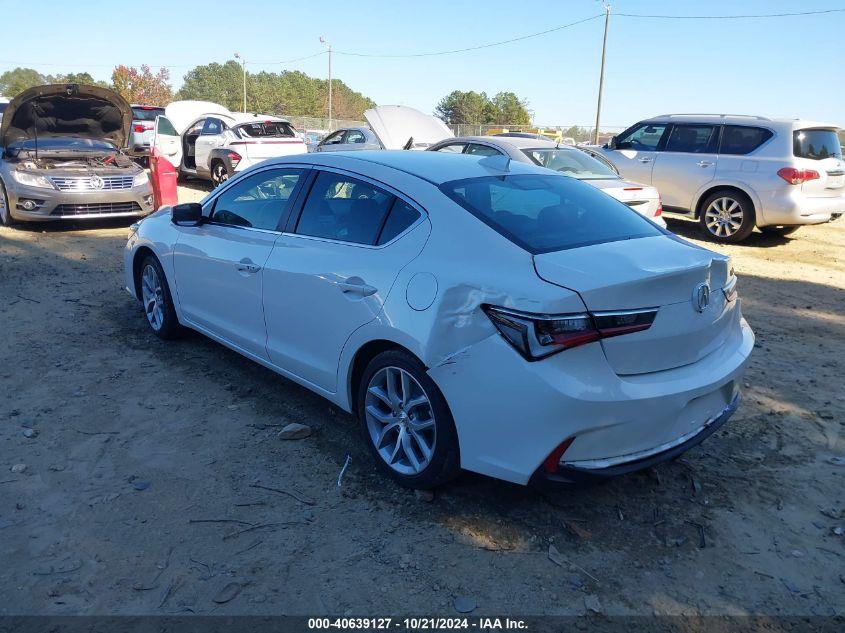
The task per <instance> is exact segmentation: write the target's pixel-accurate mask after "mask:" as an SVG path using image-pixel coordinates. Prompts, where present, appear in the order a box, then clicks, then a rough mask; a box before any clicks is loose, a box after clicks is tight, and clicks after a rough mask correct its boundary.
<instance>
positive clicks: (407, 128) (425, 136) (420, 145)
mask: <svg viewBox="0 0 845 633" xmlns="http://www.w3.org/2000/svg"><path fill="white" fill-rule="evenodd" d="M364 118H365V119H366V120H367V123H369V124H370V128H372V130H373V132H374V133H375V135H376V136H377V137H378V139H379V141H381V144H382V145H383V146H384V149H404V148H405V146H406V145H407V144H408V141H409V140H410V139H413V143H412V147H411V148H410V149H425V148H426V147H428V146H429V145H433V144H434V143H439V142H440V141H442V140H444V139H447V138H452V137H453V136H454V134H452V130H450V129H449V128H448V126H447V125H446V124H445V123H444V122H443V121H441V120H440V119H438V118H437V117H434V116H432V115H430V114H425V113H424V112H420V111H419V110H415V109H414V108H409V107H407V106H396V105H394V106H379V107H377V108H372V109H370V110H367V111H366V112H364Z"/></svg>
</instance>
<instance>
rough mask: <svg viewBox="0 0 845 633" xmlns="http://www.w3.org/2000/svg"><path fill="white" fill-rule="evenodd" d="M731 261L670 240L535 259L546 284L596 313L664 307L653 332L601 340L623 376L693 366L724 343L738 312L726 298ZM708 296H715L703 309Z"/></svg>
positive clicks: (654, 239) (643, 240)
mask: <svg viewBox="0 0 845 633" xmlns="http://www.w3.org/2000/svg"><path fill="white" fill-rule="evenodd" d="M728 261H729V260H728V259H727V258H726V257H723V256H721V255H718V254H716V253H713V252H711V251H708V250H705V249H703V248H699V247H696V246H693V245H690V244H687V243H685V242H683V241H682V240H680V239H677V238H673V237H666V236H658V237H647V238H640V239H633V240H623V241H615V242H605V243H603V244H595V245H592V246H585V247H581V248H573V249H569V250H563V251H557V252H552V253H544V254H540V255H535V256H534V265H535V268H536V271H537V274H538V275H539V276H540V277H541V278H542V279H544V280H546V281H548V282H550V283H553V284H556V285H559V286H562V287H565V288H567V289H570V290H574V291H575V292H578V293H579V294H580V295H581V298H582V299H583V301H584V304H585V305H586V306H587V309H588V310H589V311H590V312H592V313H597V312H617V311H620V312H621V311H627V310H640V309H644V308H657V309H658V312H657V316H656V317H655V319H654V322H653V323H652V325H651V327H650V328H649V329H647V330H644V331H641V332H636V333H632V334H626V335H624V336H618V337H613V338H607V339H603V340H602V341H601V344H602V346H603V348H604V352H605V356H606V357H607V360H608V362H609V363H610V365H611V367H612V368H613V370H614V371H615V372H616V373H618V374H621V375H630V374H642V373H649V372H655V371H661V370H665V369H671V368H673V367H680V366H682V365H688V364H691V363H694V362H696V361H697V360H699V359H701V358H703V357H704V356H706V355H707V354H709V353H710V352H712V351H713V350H715V349H716V348H718V347H719V346H720V345H721V344H722V343H723V342H724V340H725V339H726V337H727V335H728V333H729V327H730V323H731V320H732V318H733V317H734V316H735V315H734V310H735V307H736V306H735V302H731V303H730V304H728V303H727V301H726V299H725V296H724V294H723V293H722V292H721V288H723V287H724V285H725V283H726V281H727V279H728V265H729V264H728ZM704 288H706V289H707V290H704ZM701 294H706V295H707V301H706V305H703V306H702V304H704V303H705V301H704V300H703V299H702V303H701V304H700V303H699V297H700V295H701Z"/></svg>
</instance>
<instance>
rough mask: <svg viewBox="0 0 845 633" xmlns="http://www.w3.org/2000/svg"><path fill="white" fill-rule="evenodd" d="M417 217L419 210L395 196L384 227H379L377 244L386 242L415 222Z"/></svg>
mask: <svg viewBox="0 0 845 633" xmlns="http://www.w3.org/2000/svg"><path fill="white" fill-rule="evenodd" d="M419 217H420V212H419V211H417V210H416V209H415V208H414V207H412V206H411V205H410V204H408V203H407V202H405V201H403V200H400V199H399V198H397V199H396V202H394V203H393V208H392V209H391V210H390V215H388V216H387V221H386V222H385V223H384V227H383V228H382V229H381V234H380V235H379V237H378V244H387V243H388V242H389V241H390V240H392V239H393V238H394V237H396V236H397V235H399V234H400V233H402V232H403V231H404V230H405V229H407V228H408V227H409V226H411V225H412V224H413V223H414V222H416V221H417V219H418V218H419Z"/></svg>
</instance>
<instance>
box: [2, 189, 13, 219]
mask: <svg viewBox="0 0 845 633" xmlns="http://www.w3.org/2000/svg"><path fill="white" fill-rule="evenodd" d="M0 201H2V203H3V208H4V209H5V210H6V211H5V215H4V214H3V212H0V226H12V225H13V224H14V223H15V220H14V219H13V218H12V209H11V207H10V206H9V196H8V195H7V194H6V186H5V185H4V184H3V183H2V182H0Z"/></svg>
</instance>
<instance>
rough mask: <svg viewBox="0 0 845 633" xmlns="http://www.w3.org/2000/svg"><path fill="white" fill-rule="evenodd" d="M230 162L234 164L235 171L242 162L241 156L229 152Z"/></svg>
mask: <svg viewBox="0 0 845 633" xmlns="http://www.w3.org/2000/svg"><path fill="white" fill-rule="evenodd" d="M229 162H230V163H232V168H233V169H234V168H235V167H237V165H238V163H239V162H241V155H240V154H238V153H237V152H229Z"/></svg>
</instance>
